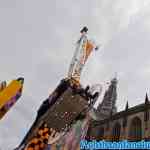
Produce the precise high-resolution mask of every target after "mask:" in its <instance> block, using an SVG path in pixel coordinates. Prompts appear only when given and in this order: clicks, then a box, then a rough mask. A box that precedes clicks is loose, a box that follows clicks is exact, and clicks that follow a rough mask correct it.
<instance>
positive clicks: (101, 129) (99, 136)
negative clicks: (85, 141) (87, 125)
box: [98, 127, 104, 140]
mask: <svg viewBox="0 0 150 150" xmlns="http://www.w3.org/2000/svg"><path fill="white" fill-rule="evenodd" d="M98 139H99V140H103V139H104V127H100V129H99V131H98Z"/></svg>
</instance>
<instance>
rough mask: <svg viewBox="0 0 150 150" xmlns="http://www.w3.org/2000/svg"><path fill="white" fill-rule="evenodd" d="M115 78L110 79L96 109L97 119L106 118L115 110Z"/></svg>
mask: <svg viewBox="0 0 150 150" xmlns="http://www.w3.org/2000/svg"><path fill="white" fill-rule="evenodd" d="M117 82H118V81H117V78H116V77H115V78H113V79H112V80H111V83H110V86H109V87H108V89H107V90H106V92H105V94H104V98H103V100H102V103H101V104H100V105H99V106H98V107H97V109H96V116H97V118H98V120H103V119H105V118H108V117H109V116H110V115H113V114H114V113H116V112H117V108H116V100H117Z"/></svg>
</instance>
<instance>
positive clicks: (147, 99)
mask: <svg viewBox="0 0 150 150" xmlns="http://www.w3.org/2000/svg"><path fill="white" fill-rule="evenodd" d="M148 103H149V98H148V95H147V93H146V96H145V104H148Z"/></svg>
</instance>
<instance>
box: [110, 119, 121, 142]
mask: <svg viewBox="0 0 150 150" xmlns="http://www.w3.org/2000/svg"><path fill="white" fill-rule="evenodd" d="M120 132H121V125H120V123H118V122H117V123H115V125H114V126H113V129H112V141H119V139H120Z"/></svg>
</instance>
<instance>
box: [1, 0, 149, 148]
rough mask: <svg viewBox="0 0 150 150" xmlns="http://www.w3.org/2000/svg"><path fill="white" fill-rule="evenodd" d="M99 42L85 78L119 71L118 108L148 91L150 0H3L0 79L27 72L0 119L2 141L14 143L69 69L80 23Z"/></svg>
mask: <svg viewBox="0 0 150 150" xmlns="http://www.w3.org/2000/svg"><path fill="white" fill-rule="evenodd" d="M84 25H86V26H88V28H89V36H90V37H92V38H94V39H95V40H96V41H97V42H98V43H100V44H101V45H102V46H101V48H100V50H99V51H97V52H94V53H93V54H92V56H91V57H90V58H89V60H88V62H87V64H86V67H85V68H84V72H83V75H82V84H83V85H84V86H85V85H87V84H94V83H102V84H105V83H106V82H107V81H110V80H111V79H112V78H113V77H114V75H115V72H117V76H118V99H117V107H118V110H119V111H120V110H123V109H124V107H125V104H126V101H127V100H128V101H129V106H130V107H131V106H135V105H137V104H140V103H143V102H144V98H145V93H146V92H147V93H148V94H149V95H150V89H149V88H150V67H149V66H150V59H149V57H150V51H149V47H150V46H149V44H150V42H149V41H150V0H82V1H81V0H74V1H73V0H42V1H41V0H0V68H1V73H0V80H1V81H3V80H7V81H10V80H11V79H15V78H18V77H20V76H22V77H24V78H25V84H24V90H23V95H22V97H21V98H20V100H19V101H18V102H17V104H16V105H15V106H14V107H13V108H12V109H11V110H10V111H9V112H8V113H7V115H6V116H5V118H4V119H3V120H1V121H0V147H1V149H2V150H12V149H13V148H14V147H15V146H16V145H18V144H19V142H20V141H21V140H22V138H23V136H24V135H25V133H26V132H27V130H28V128H29V127H30V125H31V124H32V122H33V120H34V118H35V116H36V111H37V109H38V107H39V105H40V104H41V103H42V101H43V100H44V99H45V98H46V97H47V96H48V95H49V94H50V93H51V91H52V90H53V89H54V88H55V87H56V86H57V84H58V83H59V81H60V80H61V79H62V78H64V77H65V76H66V73H67V71H68V67H69V64H70V61H71V58H72V56H73V53H74V48H75V43H76V41H77V39H78V38H79V36H80V34H79V31H80V29H81V28H82V27H83V26H84Z"/></svg>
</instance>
